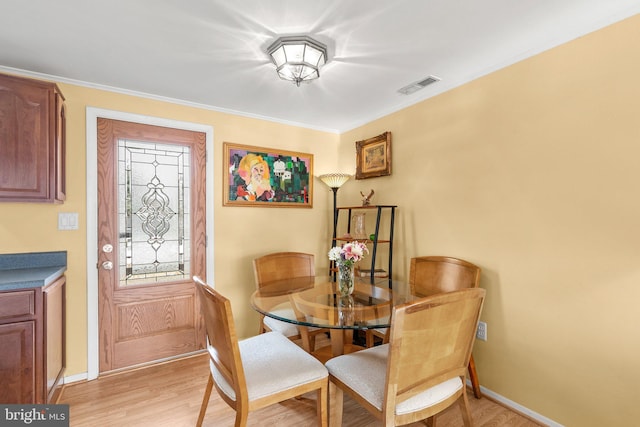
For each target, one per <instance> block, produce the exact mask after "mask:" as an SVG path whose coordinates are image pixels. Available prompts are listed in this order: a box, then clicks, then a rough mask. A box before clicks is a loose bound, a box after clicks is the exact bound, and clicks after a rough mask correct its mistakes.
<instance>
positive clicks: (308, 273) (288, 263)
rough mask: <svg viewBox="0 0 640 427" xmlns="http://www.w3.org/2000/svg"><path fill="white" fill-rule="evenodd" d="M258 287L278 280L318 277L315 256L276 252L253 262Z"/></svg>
mask: <svg viewBox="0 0 640 427" xmlns="http://www.w3.org/2000/svg"><path fill="white" fill-rule="evenodd" d="M253 272H254V275H255V278H256V287H257V288H260V287H261V286H263V285H264V284H266V283H269V282H273V281H276V280H284V279H295V278H297V277H313V276H315V275H316V267H315V259H314V256H313V254H306V253H302V252H276V253H272V254H268V255H264V256H261V257H260V258H256V259H254V260H253Z"/></svg>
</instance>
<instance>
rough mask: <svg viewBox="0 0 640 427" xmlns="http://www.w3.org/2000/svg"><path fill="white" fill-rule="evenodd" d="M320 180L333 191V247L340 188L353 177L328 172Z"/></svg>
mask: <svg viewBox="0 0 640 427" xmlns="http://www.w3.org/2000/svg"><path fill="white" fill-rule="evenodd" d="M318 178H320V181H322V182H324V183H325V184H327V186H328V187H329V188H331V190H332V191H333V239H332V240H331V245H330V246H331V247H333V245H335V244H336V229H337V228H338V209H336V208H337V206H338V205H337V199H338V189H339V188H340V187H342V185H343V184H344V183H345V182H347V181H348V180H349V178H351V175H349V174H346V173H327V174H324V175H320V176H319V177H318ZM334 280H335V272H334Z"/></svg>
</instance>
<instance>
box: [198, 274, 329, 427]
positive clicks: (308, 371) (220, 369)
mask: <svg viewBox="0 0 640 427" xmlns="http://www.w3.org/2000/svg"><path fill="white" fill-rule="evenodd" d="M193 280H194V281H195V282H196V288H197V294H198V298H199V302H200V307H201V310H202V316H203V318H204V322H205V328H206V331H207V340H208V344H207V348H208V350H209V356H210V363H209V366H210V373H209V380H208V382H207V386H206V389H205V392H204V398H203V400H202V405H201V407H200V413H199V415H198V421H197V423H196V425H197V426H201V425H202V421H203V420H204V416H205V413H206V411H207V406H208V404H209V398H210V396H211V390H212V389H213V386H215V388H216V390H217V391H218V394H219V395H220V397H221V398H222V400H224V401H225V402H226V403H227V404H228V405H229V406H231V407H232V408H233V409H234V410H235V411H236V420H235V425H236V427H240V426H245V425H246V423H247V419H248V415H249V412H250V411H253V410H256V409H260V408H263V407H265V406H269V405H272V404H274V403H278V402H282V401H284V400H287V399H291V398H295V397H298V396H300V395H302V394H304V393H308V392H311V391H316V393H317V409H316V411H317V414H318V426H322V427H326V425H327V388H328V382H327V369H326V368H325V367H324V366H323V365H322V363H320V362H319V361H318V360H317V359H316V358H315V357H313V356H311V355H310V354H309V353H307V352H306V351H304V350H303V349H302V348H300V347H299V346H297V345H296V344H294V343H293V342H291V341H290V340H289V339H287V338H286V337H284V336H283V335H282V334H279V333H277V332H269V333H265V334H260V335H257V336H254V337H251V338H248V339H245V340H242V341H238V339H237V336H236V331H235V325H234V321H233V314H232V312H231V304H230V303H229V300H228V299H227V298H225V297H224V296H222V295H221V294H220V293H218V292H217V291H216V290H215V289H213V288H212V287H210V286H208V285H207V284H206V283H204V282H203V281H202V280H201V279H200V278H199V277H195V276H194V278H193Z"/></svg>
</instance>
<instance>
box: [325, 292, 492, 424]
mask: <svg viewBox="0 0 640 427" xmlns="http://www.w3.org/2000/svg"><path fill="white" fill-rule="evenodd" d="M485 292H486V291H485V290H484V289H480V288H474V289H463V290H461V291H455V292H448V293H441V294H436V295H433V296H430V297H424V298H421V299H418V300H416V301H414V302H410V303H406V304H403V305H399V306H397V307H395V308H394V310H393V317H392V321H391V328H390V334H389V342H388V343H387V344H383V345H380V346H376V347H372V348H368V349H365V350H362V351H358V352H355V353H350V354H346V355H343V356H338V357H334V358H333V359H331V360H329V361H328V362H327V363H326V364H325V366H326V367H327V369H328V370H329V395H330V396H331V402H330V413H329V420H330V423H331V425H332V426H333V425H336V426H339V425H341V424H342V411H343V394H344V392H347V393H348V394H349V395H350V396H351V397H352V398H353V399H354V400H355V401H357V402H358V403H359V404H360V405H362V406H363V407H364V408H365V409H367V410H368V411H369V412H371V413H372V414H373V415H374V416H376V418H378V419H380V420H381V421H382V422H383V424H384V425H385V426H395V425H404V424H409V423H413V422H416V421H420V420H425V419H427V422H428V423H429V425H433V424H434V423H435V416H436V415H437V414H438V413H440V412H442V411H443V410H445V409H446V408H448V407H449V406H451V405H452V404H454V403H458V405H459V407H460V409H461V411H462V419H463V422H464V425H465V426H466V427H470V426H472V424H473V420H472V419H471V413H470V410H469V402H468V400H467V394H466V387H465V374H466V370H467V365H468V364H469V358H470V357H471V349H472V347H473V342H474V339H475V333H476V327H477V325H478V319H479V318H480V312H481V310H482V304H483V302H484V296H485Z"/></svg>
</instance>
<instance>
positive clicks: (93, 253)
mask: <svg viewBox="0 0 640 427" xmlns="http://www.w3.org/2000/svg"><path fill="white" fill-rule="evenodd" d="M98 117H101V118H105V119H113V120H122V121H128V122H134V123H141V124H147V125H154V126H163V127H170V128H175V129H184V130H190V131H196V132H203V133H204V134H205V135H206V153H207V154H206V159H205V164H206V198H207V205H208V206H207V210H206V221H207V224H206V233H207V247H206V257H207V260H206V268H207V279H206V280H207V283H213V252H214V251H213V250H214V244H213V188H214V187H213V184H214V182H213V175H214V174H213V165H214V163H213V126H210V125H204V124H200V123H191V122H183V121H178V120H173V119H166V118H162V117H153V116H144V115H140V114H133V113H127V112H124V111H115V110H106V109H102V108H96V107H87V108H86V127H87V135H86V138H87V144H86V150H87V159H86V170H87V180H86V181H87V188H86V192H87V254H86V255H87V379H88V380H93V379H96V378H98V375H99V353H98V346H99V342H98V327H99V324H98V322H99V320H98V269H97V265H98V198H97V188H98V175H97V168H96V164H97V162H98Z"/></svg>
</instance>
